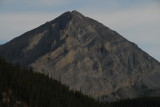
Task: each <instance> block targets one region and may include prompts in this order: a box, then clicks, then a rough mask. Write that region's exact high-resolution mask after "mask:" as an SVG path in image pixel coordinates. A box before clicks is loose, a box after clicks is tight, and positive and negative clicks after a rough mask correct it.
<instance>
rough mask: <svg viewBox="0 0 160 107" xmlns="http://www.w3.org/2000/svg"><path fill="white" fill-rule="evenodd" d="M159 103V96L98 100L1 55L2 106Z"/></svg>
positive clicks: (130, 106)
mask: <svg viewBox="0 0 160 107" xmlns="http://www.w3.org/2000/svg"><path fill="white" fill-rule="evenodd" d="M1 106H2V107H19V106H22V107H23V106H25V107H138V106H139V107H142V106H144V107H160V98H150V97H149V98H147V97H145V98H137V99H133V100H124V101H118V102H114V103H102V102H97V101H95V100H94V99H93V98H91V97H90V96H87V95H83V94H82V93H81V92H78V91H73V90H69V87H67V86H64V85H62V84H61V83H60V82H59V81H57V80H53V79H51V78H49V77H48V76H46V75H44V74H40V73H36V72H33V71H32V69H22V68H20V66H18V65H17V66H15V65H12V64H11V63H7V62H6V61H5V60H4V59H3V58H0V107H1Z"/></svg>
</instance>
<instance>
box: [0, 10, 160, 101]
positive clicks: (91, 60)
mask: <svg viewBox="0 0 160 107" xmlns="http://www.w3.org/2000/svg"><path fill="white" fill-rule="evenodd" d="M0 55H1V56H3V57H4V58H6V59H7V60H8V61H11V62H12V63H19V64H20V65H22V66H29V67H32V68H33V69H34V70H35V71H37V72H41V73H44V74H47V75H49V76H51V77H53V78H55V79H57V80H58V79H59V80H61V82H62V83H63V84H65V85H68V86H69V87H70V88H71V89H76V90H81V91H82V92H83V93H87V94H89V95H92V96H93V97H94V98H96V99H97V98H103V99H105V100H107V101H108V100H111V101H112V100H116V99H125V98H134V97H139V96H144V95H146V92H148V91H149V93H147V94H149V95H151V96H152V95H153V96H156V95H160V92H159V91H160V85H159V82H160V79H159V77H160V63H159V62H158V61H157V60H155V59H154V58H152V57H151V56H150V55H148V54H147V53H146V52H144V51H142V50H141V49H140V48H139V47H138V46H137V45H136V44H135V43H132V42H130V41H128V40H127V39H125V38H124V37H122V36H121V35H120V34H118V33H117V32H116V31H113V30H111V29H110V28H108V27H106V26H104V25H103V24H101V23H99V22H97V21H96V20H93V19H91V18H88V17H85V16H84V15H82V14H81V13H79V12H77V11H72V12H65V13H64V14H62V15H60V16H59V17H57V18H56V19H54V20H52V21H50V22H47V23H45V24H44V25H41V26H39V27H38V28H35V29H33V30H31V31H29V32H27V33H25V34H23V35H21V36H20V37H17V38H15V39H13V40H11V41H10V42H8V43H6V44H4V45H2V46H0Z"/></svg>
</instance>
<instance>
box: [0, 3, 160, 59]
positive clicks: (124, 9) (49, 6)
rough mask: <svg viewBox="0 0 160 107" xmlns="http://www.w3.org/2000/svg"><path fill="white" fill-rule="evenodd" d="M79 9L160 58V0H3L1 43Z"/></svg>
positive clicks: (0, 18) (1, 8) (0, 22)
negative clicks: (67, 12)
mask: <svg viewBox="0 0 160 107" xmlns="http://www.w3.org/2000/svg"><path fill="white" fill-rule="evenodd" d="M72 10H77V11H79V12H81V13H82V14H84V15H85V16H88V17H91V18H93V19H95V20H97V21H99V22H101V23H103V24H104V25H106V26H107V27H109V28H111V29H113V30H115V31H117V32H118V33H119V34H121V35H122V36H123V37H125V38H127V39H128V40H130V41H132V42H134V43H136V44H137V45H138V46H139V47H140V48H141V49H143V50H144V51H146V52H147V53H149V54H150V55H151V56H153V57H154V58H156V59H157V60H159V61H160V0H0V44H3V43H5V42H8V41H9V40H11V39H13V38H15V37H17V36H20V35H21V34H23V33H25V32H26V31H29V30H31V29H33V28H36V27H38V26H39V25H41V24H44V23H45V22H47V21H50V20H53V19H54V18H56V17H57V16H59V15H61V14H62V13H64V12H66V11H72Z"/></svg>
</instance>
